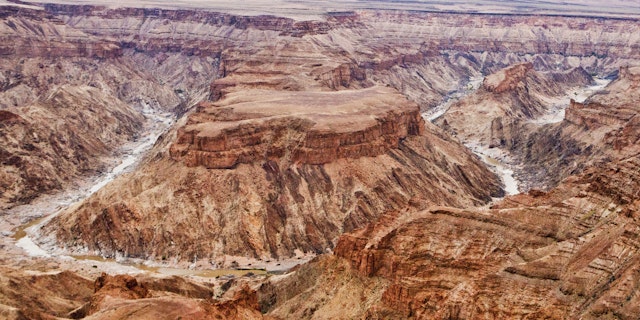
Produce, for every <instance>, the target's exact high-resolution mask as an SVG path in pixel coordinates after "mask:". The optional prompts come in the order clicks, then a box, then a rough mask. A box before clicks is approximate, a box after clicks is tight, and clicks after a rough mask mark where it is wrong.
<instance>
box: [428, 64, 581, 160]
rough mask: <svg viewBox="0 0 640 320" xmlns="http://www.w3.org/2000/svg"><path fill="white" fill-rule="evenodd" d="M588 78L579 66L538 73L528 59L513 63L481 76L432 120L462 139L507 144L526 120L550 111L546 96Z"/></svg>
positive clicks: (563, 92) (517, 136) (517, 135)
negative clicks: (474, 87) (478, 84)
mask: <svg viewBox="0 0 640 320" xmlns="http://www.w3.org/2000/svg"><path fill="white" fill-rule="evenodd" d="M592 81H593V80H592V79H591V77H590V76H589V75H588V74H587V73H586V72H585V71H584V70H583V69H581V68H578V69H574V70H572V71H568V72H560V73H555V72H552V73H540V72H537V71H535V70H534V66H533V64H532V63H525V64H517V65H514V66H510V67H508V68H505V69H502V70H500V71H498V72H496V73H493V74H491V75H488V76H487V77H485V78H484V80H483V82H482V86H481V87H480V88H479V89H478V90H477V91H476V92H474V93H473V94H471V95H469V96H467V97H466V98H464V99H462V100H461V101H458V102H457V103H454V104H453V105H452V106H451V107H450V108H449V109H448V110H447V112H446V114H444V115H443V116H442V117H440V118H439V119H438V120H437V122H436V123H437V124H438V125H440V126H441V127H443V128H445V129H447V130H449V132H451V133H453V134H454V135H456V136H457V137H458V138H460V139H461V140H462V141H464V142H465V143H473V144H479V145H483V146H487V147H489V148H494V147H498V148H500V147H502V148H509V147H510V146H512V145H513V144H514V141H517V140H520V139H521V138H522V135H521V131H526V130H524V129H522V127H523V126H524V125H526V123H528V122H531V121H532V120H534V119H536V118H539V117H541V116H543V115H544V114H545V113H549V112H552V111H553V110H552V108H553V107H554V106H553V105H552V104H550V103H548V102H547V101H548V100H550V99H552V98H553V97H557V96H563V95H566V91H567V90H568V89H569V88H571V87H576V86H586V85H588V84H590V83H591V82H592ZM469 115H473V121H469V118H468V117H469Z"/></svg>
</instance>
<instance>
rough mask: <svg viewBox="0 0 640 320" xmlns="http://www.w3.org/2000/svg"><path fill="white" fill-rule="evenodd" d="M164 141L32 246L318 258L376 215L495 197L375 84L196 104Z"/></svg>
mask: <svg viewBox="0 0 640 320" xmlns="http://www.w3.org/2000/svg"><path fill="white" fill-rule="evenodd" d="M169 143H170V146H169V147H168V148H167V149H168V150H166V151H162V153H161V154H160V157H159V158H158V159H156V160H154V161H151V162H149V163H147V164H145V167H144V168H143V169H142V170H139V171H138V172H136V173H134V174H132V175H127V176H125V177H123V178H122V179H118V180H116V181H115V182H114V183H113V184H112V185H110V186H108V187H106V188H105V189H103V190H101V191H100V192H98V193H97V194H96V195H95V196H94V197H92V198H90V199H88V200H87V201H86V202H85V203H83V204H82V205H81V206H80V207H78V208H74V209H73V210H69V211H68V212H65V213H63V214H62V215H61V216H59V217H56V218H55V219H54V220H53V221H52V223H51V224H50V225H49V226H47V228H45V229H46V230H51V231H52V232H53V230H57V231H55V232H53V233H49V231H47V232H46V233H48V234H50V235H55V237H56V238H49V237H43V238H42V239H41V241H44V242H48V241H53V240H55V239H57V240H58V241H63V242H65V243H67V245H68V248H73V249H74V250H78V249H79V250H86V249H88V250H91V251H95V252H99V253H100V254H104V255H111V256H113V255H125V256H131V257H143V258H150V259H160V258H164V259H171V260H175V261H193V260H194V259H195V260H197V261H202V262H203V263H214V264H216V265H219V266H222V265H226V264H229V263H230V262H231V261H232V259H233V258H229V259H226V260H225V256H248V257H252V258H258V259H263V260H273V259H275V258H287V257H294V256H296V254H298V255H299V254H300V253H302V252H306V253H312V254H316V253H322V252H324V251H325V250H327V249H331V248H332V247H333V245H334V241H335V240H336V239H337V237H338V236H339V235H340V234H341V233H343V232H345V231H348V230H353V229H354V228H358V227H361V226H364V225H366V224H367V223H369V222H370V221H372V220H375V219H376V218H377V217H378V216H379V215H381V214H382V213H384V212H386V211H389V210H405V209H407V210H415V209H416V208H421V207H424V206H425V205H426V204H429V203H434V204H436V203H437V204H445V203H449V204H452V205H457V206H469V205H478V204H482V203H486V202H487V201H489V200H490V199H491V197H492V196H499V195H500V194H501V192H502V191H501V189H500V184H499V182H498V179H497V177H496V176H495V175H494V174H492V173H491V172H490V171H488V170H487V169H486V168H484V167H483V165H482V163H481V162H480V160H479V159H478V158H477V157H475V156H474V155H473V154H471V153H470V152H469V151H467V150H466V149H464V147H463V146H461V145H459V144H457V143H455V142H454V141H452V140H450V139H449V138H447V137H446V136H445V135H443V133H442V132H440V131H438V130H437V129H436V128H434V127H433V126H431V125H429V126H428V127H425V124H424V122H423V121H422V119H421V118H420V117H419V108H418V106H417V105H415V104H414V103H412V102H410V101H408V100H407V99H405V98H403V97H402V96H400V95H399V94H397V93H394V92H393V90H391V89H387V88H378V87H374V88H370V89H364V90H355V91H341V92H328V93H301V92H296V93H286V92H269V91H267V92H265V91H252V94H251V95H244V94H229V95H227V96H226V97H225V98H224V99H222V100H220V101H218V102H216V103H214V104H212V105H206V104H205V105H201V106H200V107H199V108H198V110H197V112H195V113H193V114H191V115H190V116H189V118H188V120H185V125H184V126H182V127H181V128H179V129H178V130H177V133H176V138H175V140H169ZM452 190H456V191H455V193H453V192H452ZM50 228H51V229H50ZM205 239H206V240H205Z"/></svg>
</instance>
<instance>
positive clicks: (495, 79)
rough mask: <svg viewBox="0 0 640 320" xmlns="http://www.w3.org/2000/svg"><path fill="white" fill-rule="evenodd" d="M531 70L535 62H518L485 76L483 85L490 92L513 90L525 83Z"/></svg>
mask: <svg viewBox="0 0 640 320" xmlns="http://www.w3.org/2000/svg"><path fill="white" fill-rule="evenodd" d="M531 70H533V64H532V63H530V62H528V63H523V64H518V65H515V66H513V67H510V68H506V69H503V70H500V71H499V72H496V73H494V74H492V75H489V76H487V77H485V78H484V81H483V82H482V85H483V86H484V88H485V89H487V91H489V92H495V93H502V92H505V91H511V90H514V89H515V88H517V87H518V85H519V84H521V83H523V80H524V79H525V77H526V76H527V73H528V72H529V71H531Z"/></svg>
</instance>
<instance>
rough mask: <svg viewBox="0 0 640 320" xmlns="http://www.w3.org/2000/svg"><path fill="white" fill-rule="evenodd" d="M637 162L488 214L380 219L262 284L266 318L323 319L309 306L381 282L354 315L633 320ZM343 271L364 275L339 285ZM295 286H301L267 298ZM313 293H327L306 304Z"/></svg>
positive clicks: (326, 305)
mask: <svg viewBox="0 0 640 320" xmlns="http://www.w3.org/2000/svg"><path fill="white" fill-rule="evenodd" d="M639 167H640V162H639V161H638V160H637V159H636V158H632V159H628V160H624V161H621V162H618V163H615V164H609V165H606V166H603V167H594V168H591V169H590V170H588V171H587V172H585V174H584V175H581V176H578V177H572V178H570V179H568V180H566V181H565V182H564V183H563V184H562V185H560V186H559V187H558V188H556V189H554V190H553V191H551V192H549V193H544V192H540V191H535V192H531V193H529V194H522V195H518V196H515V197H510V198H507V199H506V200H504V201H503V202H501V203H498V204H496V205H494V206H493V207H492V208H491V209H488V210H460V209H452V208H445V207H433V208H431V209H429V210H427V211H423V212H421V213H418V214H402V213H399V214H392V215H389V216H386V217H383V218H382V219H381V220H380V221H379V222H378V223H375V224H372V225H370V226H368V227H367V228H364V229H362V230H359V231H356V232H353V233H350V234H347V235H344V236H343V237H341V239H340V241H339V242H338V245H337V246H336V249H335V255H336V256H337V257H339V259H338V260H339V261H338V262H333V263H331V264H329V265H331V266H330V267H327V264H326V263H321V262H312V263H311V264H310V265H309V266H308V267H306V268H307V269H309V270H307V271H305V272H303V273H302V274H301V275H293V276H292V277H293V278H291V279H288V280H287V281H285V282H274V283H272V284H271V285H269V286H275V287H271V288H270V289H269V288H268V287H264V288H263V289H262V294H263V299H266V300H264V301H271V305H272V307H273V308H272V309H270V310H271V312H273V313H274V314H279V312H282V308H285V306H287V305H295V303H296V302H297V303H302V301H310V303H311V304H310V305H313V303H315V304H316V306H315V307H314V309H313V310H311V311H310V312H311V313H310V314H307V315H305V316H304V317H303V318H312V317H313V318H315V317H316V316H318V317H322V314H318V315H314V311H315V310H331V309H332V308H336V307H338V306H339V301H338V299H336V297H338V296H339V294H340V292H341V291H343V290H351V291H352V292H353V293H352V296H355V297H357V296H358V295H360V294H365V295H366V294H367V293H368V291H366V290H368V289H367V288H374V287H375V286H374V284H375V283H379V282H380V281H381V280H380V279H382V280H383V281H387V282H383V283H387V284H383V285H382V287H376V288H377V289H375V291H373V293H372V295H373V296H376V297H377V298H376V299H377V302H373V303H372V302H371V301H368V302H367V305H368V307H367V309H366V310H362V309H360V310H361V311H360V313H358V314H356V315H352V317H367V318H389V317H391V318H395V317H401V318H405V317H413V318H436V319H444V318H464V319H468V318H485V317H490V318H519V317H525V316H527V317H535V318H579V317H580V318H585V319H597V318H601V317H604V316H605V315H607V314H616V315H618V316H619V317H622V318H633V317H634V316H635V314H637V312H638V308H640V305H638V301H637V299H633V297H634V296H635V295H636V294H637V289H636V288H637V287H636V285H635V284H636V283H637V277H635V276H634V274H635V272H637V269H638V267H639V264H638V261H637V259H636V258H635V257H636V256H637V253H638V249H639V247H638V244H637V234H638V232H640V224H638V219H637V217H636V212H637V210H638V208H637V206H638V201H637V195H635V194H634V193H635V191H631V190H638V189H637V188H638V187H640V186H638V181H640V180H638V168H639ZM340 261H348V262H349V263H350V265H351V268H353V269H351V268H344V267H338V266H340V265H341V263H342V262H340ZM311 270H313V271H311ZM350 270H357V272H358V273H359V275H361V276H364V277H368V280H366V279H365V280H362V279H360V280H358V284H357V285H355V283H348V284H345V285H344V286H342V285H341V284H340V283H345V282H344V281H343V280H341V279H343V277H345V276H346V275H347V274H349V273H350V272H353V271H350ZM313 272H315V276H313V277H312V278H311V279H325V281H327V282H329V283H325V284H320V283H317V282H314V280H309V281H306V282H300V281H302V278H301V277H306V276H308V275H309V274H314V273H313ZM332 281H335V282H332ZM293 283H300V284H304V285H303V287H302V288H298V289H295V288H291V290H287V292H288V293H291V294H290V295H288V296H286V294H282V295H281V296H279V295H278V294H275V297H276V298H274V296H273V294H274V293H277V292H278V290H279V288H283V287H287V286H290V285H291V284H293ZM325 286H327V287H331V288H334V289H333V291H331V290H328V291H324V290H323V289H322V288H323V287H325ZM347 288H348V289H347ZM317 291H321V292H327V294H328V297H327V298H325V299H322V300H315V299H314V300H308V299H309V297H314V296H316V295H318V294H320V292H317ZM380 291H382V293H380ZM282 296H286V297H287V298H286V299H283V300H282V301H279V300H278V299H277V297H282ZM269 299H270V300H269ZM323 301H324V302H323ZM306 305H307V304H305V306H306ZM300 309H304V307H302V308H300Z"/></svg>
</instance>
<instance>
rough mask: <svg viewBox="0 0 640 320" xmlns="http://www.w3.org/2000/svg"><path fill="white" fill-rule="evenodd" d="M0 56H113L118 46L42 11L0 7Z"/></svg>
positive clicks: (119, 52)
mask: <svg viewBox="0 0 640 320" xmlns="http://www.w3.org/2000/svg"><path fill="white" fill-rule="evenodd" d="M0 18H2V20H3V22H4V23H2V24H1V25H0V40H2V41H0V43H1V44H0V57H6V56H16V55H17V56H20V57H47V56H50V55H51V53H52V52H56V53H57V54H59V55H60V56H64V57H91V58H101V59H107V58H116V57H119V56H121V55H122V48H121V47H120V46H118V45H117V44H116V43H114V42H112V41H106V40H104V39H100V38H97V37H93V36H91V35H90V34H87V33H85V32H83V31H81V30H78V29H75V28H73V27H70V26H68V25H67V24H65V23H64V22H63V21H62V20H60V19H57V18H55V17H53V16H51V15H50V14H48V13H46V12H45V11H44V10H39V9H37V8H33V9H31V8H25V7H14V6H10V5H9V6H7V5H3V6H0Z"/></svg>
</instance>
